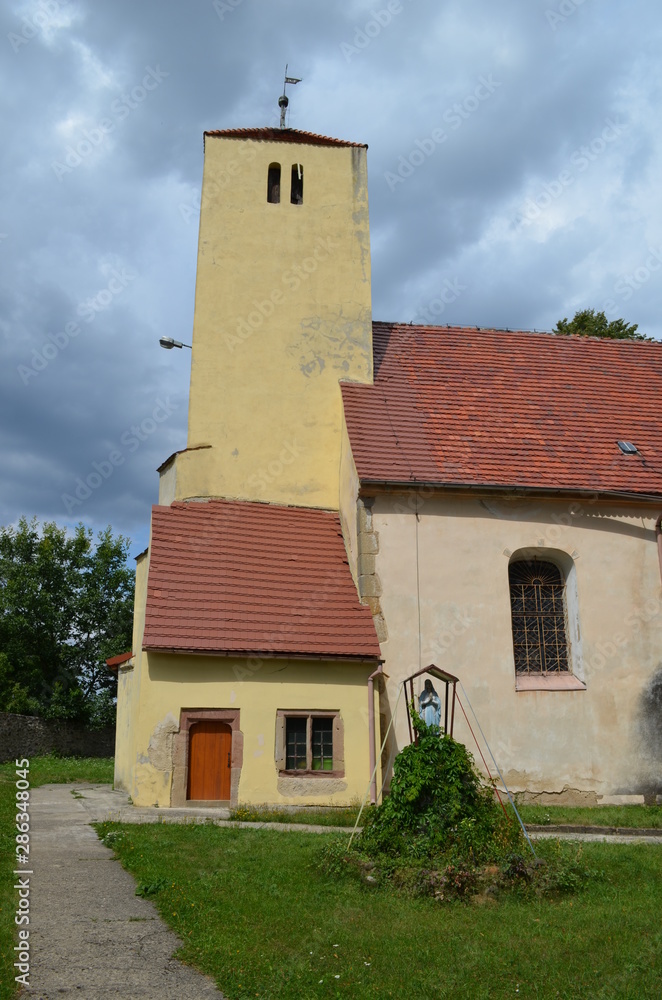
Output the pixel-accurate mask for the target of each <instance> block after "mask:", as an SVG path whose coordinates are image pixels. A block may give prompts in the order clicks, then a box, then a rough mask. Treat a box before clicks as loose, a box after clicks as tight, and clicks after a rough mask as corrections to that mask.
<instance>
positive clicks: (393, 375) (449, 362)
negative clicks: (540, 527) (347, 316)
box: [342, 323, 662, 494]
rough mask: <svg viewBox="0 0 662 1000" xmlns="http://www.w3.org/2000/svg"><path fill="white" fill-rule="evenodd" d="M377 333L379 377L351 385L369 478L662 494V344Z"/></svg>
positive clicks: (348, 392) (429, 331)
mask: <svg viewBox="0 0 662 1000" xmlns="http://www.w3.org/2000/svg"><path fill="white" fill-rule="evenodd" d="M373 331H374V353H375V372H376V374H375V384H374V385H372V386H369V385H357V384H350V383H345V384H343V385H342V393H343V400H344V405H345V414H346V418H347V426H348V430H349V436H350V440H351V445H352V451H353V454H354V459H355V461H356V466H357V470H358V473H359V476H360V478H361V479H362V480H363V481H377V482H383V481H391V482H393V481H396V482H405V481H406V482H417V481H418V482H429V483H439V484H453V485H460V484H462V485H469V484H472V485H497V486H524V487H542V488H553V489H568V490H578V489H579V490H584V489H590V490H614V491H624V492H633V493H648V494H662V344H660V343H646V342H634V341H614V340H600V339H597V338H586V337H565V336H560V335H556V334H550V333H525V332H510V331H503V330H476V329H472V328H460V327H453V328H442V327H429V326H410V325H401V324H394V323H375V324H373ZM619 440H625V441H631V442H632V443H634V444H635V445H636V446H637V448H638V449H639V454H636V455H624V454H623V453H622V452H621V450H620V449H619V448H618V446H617V443H616V442H617V441H619Z"/></svg>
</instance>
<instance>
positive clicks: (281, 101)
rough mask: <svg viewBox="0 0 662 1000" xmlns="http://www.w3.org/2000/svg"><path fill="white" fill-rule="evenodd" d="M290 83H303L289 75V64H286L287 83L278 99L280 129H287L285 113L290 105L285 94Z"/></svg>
mask: <svg viewBox="0 0 662 1000" xmlns="http://www.w3.org/2000/svg"><path fill="white" fill-rule="evenodd" d="M288 83H301V80H300V79H299V78H298V77H296V76H288V75H287V63H286V64H285V83H284V84H283V93H282V94H281V96H280V97H279V98H278V107H279V108H280V127H281V128H285V113H286V111H287V106H288V104H289V103H290V99H289V97H287V96H286V94H285V88H286V87H287V85H288Z"/></svg>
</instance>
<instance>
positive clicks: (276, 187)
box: [267, 163, 280, 205]
mask: <svg viewBox="0 0 662 1000" xmlns="http://www.w3.org/2000/svg"><path fill="white" fill-rule="evenodd" d="M267 201H268V202H271V204H272V205H278V204H279V202H280V163H270V164H269V172H268V174H267Z"/></svg>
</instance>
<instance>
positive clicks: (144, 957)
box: [22, 785, 223, 1000]
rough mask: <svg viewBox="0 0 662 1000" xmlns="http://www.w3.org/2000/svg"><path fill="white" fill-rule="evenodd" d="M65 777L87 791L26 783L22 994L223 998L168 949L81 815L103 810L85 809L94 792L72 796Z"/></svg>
mask: <svg viewBox="0 0 662 1000" xmlns="http://www.w3.org/2000/svg"><path fill="white" fill-rule="evenodd" d="M74 787H76V788H80V793H79V794H82V795H84V796H87V795H88V789H87V788H86V787H85V786H82V785H80V786H79V785H77V786H73V785H43V786H41V787H40V788H33V789H32V790H31V792H30V826H31V833H30V870H31V871H32V872H33V874H32V875H30V876H29V878H30V928H29V929H30V956H31V958H30V985H29V987H28V988H27V989H26V990H25V992H24V994H22V995H23V996H28V997H35V998H38V1000H56V998H58V1000H62V998H67V997H73V996H75V997H79V998H81V1000H107V998H109V997H122V998H123V1000H142V998H145V1000H212V997H213V998H222V997H223V994H222V993H221V992H220V991H219V990H218V989H217V988H216V986H215V985H214V983H213V982H212V981H211V980H210V979H207V978H206V977H205V976H203V975H201V974H200V973H199V972H196V971H194V970H193V969H190V968H188V967H187V966H185V965H182V963H181V962H178V961H176V960H175V959H173V958H172V954H173V952H174V951H175V950H176V948H178V947H179V944H180V941H179V939H178V938H177V937H176V935H175V934H173V933H172V931H170V930H169V929H168V928H167V927H166V925H165V924H164V923H163V921H162V920H161V919H160V917H159V916H158V914H157V912H156V910H155V908H154V906H153V905H152V904H151V903H150V902H148V901H147V900H145V899H140V898H139V897H138V896H136V895H135V882H134V881H133V878H132V877H131V876H130V875H129V874H128V872H125V871H124V869H123V868H122V866H121V865H120V863H119V861H116V860H115V858H114V856H113V853H112V851H110V850H109V849H108V848H107V847H104V845H103V844H102V843H101V842H100V841H99V840H98V838H97V835H96V833H95V832H94V830H93V829H92V827H91V826H90V825H89V824H90V822H93V821H94V820H95V819H105V818H108V817H107V816H101V815H94V814H95V813H96V812H97V810H98V806H99V802H98V801H97V800H95V799H94V798H93V799H92V800H91V801H89V802H88V799H87V797H86V798H82V799H79V798H75V797H74V795H72V790H73V789H74ZM112 794H114V793H112ZM124 800H125V801H126V796H124ZM102 811H103V810H102ZM143 822H144V820H143Z"/></svg>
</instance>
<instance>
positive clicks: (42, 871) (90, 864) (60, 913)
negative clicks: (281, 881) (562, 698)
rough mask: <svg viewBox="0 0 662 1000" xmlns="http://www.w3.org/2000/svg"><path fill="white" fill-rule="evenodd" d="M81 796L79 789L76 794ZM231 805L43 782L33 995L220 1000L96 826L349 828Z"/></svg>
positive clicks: (592, 833) (636, 835)
mask: <svg viewBox="0 0 662 1000" xmlns="http://www.w3.org/2000/svg"><path fill="white" fill-rule="evenodd" d="M72 793H73V794H72ZM228 816H229V813H228V810H226V809H221V808H218V809H205V808H199V807H191V808H186V809H157V808H137V807H135V806H133V805H131V804H130V803H129V801H128V798H127V796H126V793H124V792H116V791H113V790H112V788H111V787H110V786H109V785H91V784H84V783H76V784H71V785H43V786H41V787H39V788H33V789H32V791H31V793H30V818H31V823H30V826H31V834H30V870H31V871H32V872H33V874H31V875H30V877H29V878H30V955H31V959H30V986H29V987H28V988H27V989H26V990H25V993H24V994H23V995H24V996H28V997H35V998H38V1000H55V998H65V1000H66V997H68V996H76V997H79V998H81V1000H107V998H109V997H122V998H123V1000H141V998H146V1000H208V998H209V1000H211V998H212V997H214V998H223V993H221V992H220V991H219V990H218V989H217V988H216V986H215V985H214V984H213V983H212V981H211V980H209V979H207V978H206V977H205V976H203V975H201V974H200V973H198V972H195V971H194V970H193V969H190V968H188V967H187V966H185V965H182V963H181V962H178V961H176V960H175V959H173V957H172V955H173V952H174V951H175V950H176V949H177V948H178V946H179V944H180V941H179V939H178V938H177V937H176V935H175V934H173V933H172V931H170V930H169V929H168V928H167V927H166V925H165V924H164V923H163V921H162V920H161V919H160V917H159V916H158V914H157V912H156V910H155V908H154V906H153V905H152V904H151V903H150V902H148V901H147V900H145V899H141V898H139V897H138V896H136V895H135V882H134V880H133V878H132V877H131V875H129V874H128V872H125V871H124V869H123V868H122V866H121V865H120V863H119V861H117V860H115V858H114V856H113V852H112V851H111V850H109V849H108V848H107V847H105V846H104V845H103V844H102V843H101V842H100V841H99V840H98V838H97V835H96V833H95V832H94V830H93V829H92V827H91V826H90V824H91V823H97V822H104V821H106V820H112V821H114V822H121V823H205V822H207V823H208V822H213V823H214V824H215V825H218V826H241V827H250V828H258V829H259V828H268V829H276V830H282V831H284V832H301V831H307V832H311V833H329V832H331V831H333V830H342V831H343V832H344V833H349V830H348V828H347V827H328V826H318V825H308V826H302V825H298V824H288V823H234V822H232V821H230V820H229V819H228ZM530 833H531V836H532V838H534V839H535V838H538V837H561V838H563V839H572V840H584V841H591V840H592V841H603V842H609V843H628V844H637V843H648V844H650V843H656V844H662V831H659V835H658V832H657V831H650V832H648V831H647V833H646V834H642V833H641V832H639V831H632V833H631V834H627V833H625V832H623V831H619V833H618V834H615V833H608V832H604V831H600V830H598V829H596V828H592V829H587V828H583V832H579V831H577V832H575V831H574V830H573V831H572V832H566V831H563V830H560V829H559V828H558V827H557V828H555V829H553V830H551V829H543V830H541V829H540V828H538V829H536V830H535V831H534V830H531V831H530Z"/></svg>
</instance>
